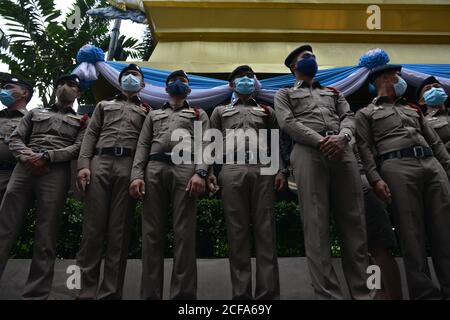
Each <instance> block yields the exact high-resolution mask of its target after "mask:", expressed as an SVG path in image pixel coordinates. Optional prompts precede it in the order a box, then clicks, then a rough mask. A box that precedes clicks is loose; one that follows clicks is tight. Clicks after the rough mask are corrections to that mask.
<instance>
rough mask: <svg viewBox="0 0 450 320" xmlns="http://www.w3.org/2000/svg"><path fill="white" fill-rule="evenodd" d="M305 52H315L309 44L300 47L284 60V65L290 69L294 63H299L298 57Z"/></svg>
mask: <svg viewBox="0 0 450 320" xmlns="http://www.w3.org/2000/svg"><path fill="white" fill-rule="evenodd" d="M305 51H310V52H313V49H312V47H311V46H310V45H309V44H305V45H303V46H300V47H298V48H297V49H295V50H294V51H292V52H291V53H289V55H288V56H287V57H286V60H284V65H285V66H286V67H288V68H290V67H291V64H292V63H294V62H297V61H296V60H297V58H298V56H299V55H300V54H302V53H303V52H305Z"/></svg>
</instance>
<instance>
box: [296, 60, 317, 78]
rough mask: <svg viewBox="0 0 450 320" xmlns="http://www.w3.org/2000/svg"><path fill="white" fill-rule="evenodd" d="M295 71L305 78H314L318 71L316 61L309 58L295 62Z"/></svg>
mask: <svg viewBox="0 0 450 320" xmlns="http://www.w3.org/2000/svg"><path fill="white" fill-rule="evenodd" d="M295 69H296V70H297V71H298V72H300V73H302V74H304V75H305V76H308V77H311V78H314V77H315V76H316V74H317V71H318V70H319V66H318V65H317V61H316V59H315V58H313V57H310V58H306V59H302V60H299V61H297V64H296V65H295Z"/></svg>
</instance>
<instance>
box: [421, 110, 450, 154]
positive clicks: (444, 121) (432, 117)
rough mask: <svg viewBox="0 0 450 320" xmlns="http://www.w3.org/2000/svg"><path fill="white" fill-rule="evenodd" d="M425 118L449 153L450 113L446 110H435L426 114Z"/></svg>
mask: <svg viewBox="0 0 450 320" xmlns="http://www.w3.org/2000/svg"><path fill="white" fill-rule="evenodd" d="M425 120H426V121H427V122H428V123H429V124H430V126H431V127H432V128H433V129H434V130H435V131H436V132H437V134H438V135H439V137H440V138H441V140H442V142H443V143H444V145H445V148H446V149H447V151H448V152H449V153H450V115H449V114H448V111H447V110H445V111H442V110H435V111H433V112H431V113H429V114H427V115H426V117H425Z"/></svg>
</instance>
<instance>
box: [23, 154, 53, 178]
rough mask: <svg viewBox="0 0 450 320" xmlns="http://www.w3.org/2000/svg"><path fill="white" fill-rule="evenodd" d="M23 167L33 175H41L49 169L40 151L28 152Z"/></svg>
mask: <svg viewBox="0 0 450 320" xmlns="http://www.w3.org/2000/svg"><path fill="white" fill-rule="evenodd" d="M25 167H26V168H27V169H28V170H30V171H31V172H32V174H33V175H35V176H42V175H44V174H46V173H47V172H48V171H49V169H48V162H47V160H46V159H44V158H43V157H42V153H34V152H31V153H29V154H28V155H27V158H26V161H25Z"/></svg>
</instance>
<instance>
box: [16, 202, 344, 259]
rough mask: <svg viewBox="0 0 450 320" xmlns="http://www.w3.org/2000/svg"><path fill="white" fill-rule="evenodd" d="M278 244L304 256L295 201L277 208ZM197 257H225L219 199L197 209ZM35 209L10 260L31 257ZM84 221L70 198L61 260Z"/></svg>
mask: <svg viewBox="0 0 450 320" xmlns="http://www.w3.org/2000/svg"><path fill="white" fill-rule="evenodd" d="M275 209H276V221H277V238H278V241H277V244H278V255H279V256H280V257H293V256H304V255H305V248H304V243H303V231H302V227H301V220H300V214H299V210H298V205H297V204H296V203H295V202H290V201H280V202H277V204H276V206H275ZM141 212H142V203H141V202H139V203H138V205H137V207H136V211H135V219H134V222H133V230H132V236H131V245H130V250H129V258H130V259H136V258H140V256H141V236H140V233H141V232H140V230H141V221H140V214H141ZM170 216H171V215H170V212H168V221H169V222H168V224H167V226H168V232H167V240H168V241H166V251H165V252H166V257H171V256H172V253H171V252H172V244H173V233H172V231H171V228H170V226H171V221H170V220H171V219H170ZM197 217H198V224H197V254H198V257H199V258H224V257H227V237H226V229H225V220H224V214H223V209H222V202H221V200H220V199H214V198H213V199H211V198H208V199H202V200H200V202H199V207H198V215H197ZM34 218H35V210H34V209H32V210H30V211H29V212H28V213H27V216H26V219H25V220H26V224H25V228H24V230H23V233H22V235H21V237H20V239H19V240H18V242H17V245H16V247H15V248H14V250H13V252H12V257H13V258H23V259H27V258H30V257H31V254H32V245H33V235H34V229H35V219H34ZM82 221H83V203H82V202H80V201H77V200H75V199H74V198H69V199H68V200H67V203H66V206H65V209H64V212H63V222H62V226H61V233H60V236H59V240H58V244H57V256H58V258H60V259H74V258H75V257H76V253H77V250H78V248H79V244H80V241H81V231H82ZM331 241H332V243H331V251H332V255H333V256H339V255H340V246H339V241H338V239H337V236H336V232H335V230H334V227H333V225H332V227H331Z"/></svg>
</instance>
